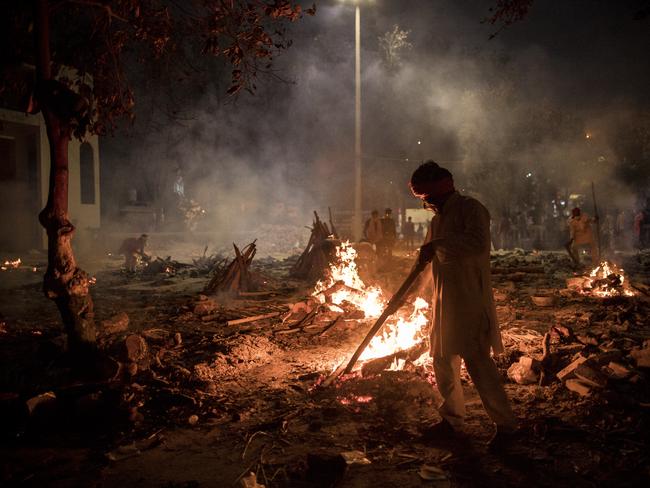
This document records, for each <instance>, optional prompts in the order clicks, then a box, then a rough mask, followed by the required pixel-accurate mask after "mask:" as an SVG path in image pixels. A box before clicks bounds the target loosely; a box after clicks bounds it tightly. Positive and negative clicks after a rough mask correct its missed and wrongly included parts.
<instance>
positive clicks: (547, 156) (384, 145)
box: [104, 1, 647, 246]
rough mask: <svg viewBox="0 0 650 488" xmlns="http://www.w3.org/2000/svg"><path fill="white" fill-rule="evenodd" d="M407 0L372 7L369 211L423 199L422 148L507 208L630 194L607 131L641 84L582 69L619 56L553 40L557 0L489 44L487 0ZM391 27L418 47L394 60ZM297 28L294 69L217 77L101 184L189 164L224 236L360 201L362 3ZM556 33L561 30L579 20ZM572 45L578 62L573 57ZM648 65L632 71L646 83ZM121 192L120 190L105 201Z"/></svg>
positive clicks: (109, 148) (632, 112)
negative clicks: (243, 88)
mask: <svg viewBox="0 0 650 488" xmlns="http://www.w3.org/2000/svg"><path fill="white" fill-rule="evenodd" d="M398 3H399V4H400V5H395V4H398ZM408 3H409V6H410V8H408V9H406V8H405V6H404V5H402V2H390V3H387V4H386V5H380V4H379V3H376V4H375V5H374V6H368V7H367V8H365V7H364V8H363V10H362V99H363V108H362V114H363V118H362V120H363V154H364V157H363V167H364V208H365V209H366V210H367V211H369V210H370V209H372V208H383V207H385V206H391V207H394V208H395V207H402V208H403V207H405V206H416V204H415V202H414V201H413V200H411V199H410V196H409V195H408V192H407V189H406V181H407V180H408V177H409V176H410V173H411V171H412V170H413V169H414V167H415V166H416V165H417V163H418V161H421V160H423V159H426V158H434V159H436V160H439V161H440V162H441V163H443V164H447V165H448V166H449V167H450V169H452V171H453V172H454V173H455V174H456V175H457V177H456V179H457V181H458V182H459V186H462V187H464V188H467V189H469V190H471V191H472V192H474V193H476V194H479V195H482V196H484V197H485V198H486V199H487V200H489V201H487V202H486V203H487V204H488V206H490V207H492V208H491V210H493V211H497V212H503V211H508V209H507V208H506V207H517V206H521V208H523V206H524V204H525V205H528V206H531V205H532V206H534V205H538V206H542V207H544V208H546V206H548V205H550V203H551V201H552V200H554V199H556V197H557V196H558V195H560V194H561V195H564V196H566V195H569V194H576V193H578V194H580V193H581V194H586V191H587V189H588V188H589V185H590V183H591V182H592V181H594V182H595V183H596V185H597V188H598V189H599V193H600V194H601V195H602V198H603V201H605V200H606V201H607V203H608V206H610V207H611V208H614V207H623V206H624V207H630V206H631V205H633V197H632V196H631V192H630V190H629V186H628V184H627V182H625V181H623V180H622V179H621V178H619V174H620V166H621V165H622V164H625V161H624V160H623V157H622V153H623V152H624V151H622V150H621V148H620V147H617V146H616V144H614V143H612V140H613V135H614V134H616V133H617V131H620V128H621V127H628V126H630V125H631V124H633V123H635V121H636V118H637V115H636V114H637V111H638V110H637V102H638V98H639V93H640V92H638V91H635V89H631V90H629V91H628V90H625V89H622V88H620V84H618V85H617V84H616V83H614V82H613V81H612V79H611V77H609V76H604V77H602V79H599V80H587V79H586V76H583V75H581V71H585V72H587V73H590V74H591V73H593V72H594V69H596V68H594V67H593V62H600V63H607V62H608V60H609V59H610V58H612V56H614V57H615V56H616V55H618V54H620V53H616V52H610V53H609V55H608V56H609V57H607V58H605V57H603V59H597V60H596V61H594V60H587V61H585V63H586V65H588V66H589V69H588V70H587V69H585V68H584V67H581V63H580V58H579V54H577V53H576V52H575V51H571V52H570V53H563V52H561V50H562V48H561V47H559V48H558V46H557V44H556V42H555V41H554V37H553V36H554V35H556V33H555V32H554V31H553V27H552V20H553V12H551V13H549V12H548V9H546V11H544V10H543V9H541V10H542V11H541V12H540V11H539V10H538V11H537V12H535V11H533V12H532V13H531V18H530V19H528V20H527V21H526V22H525V23H524V24H523V25H518V26H514V27H512V28H511V30H506V31H505V33H503V34H502V35H501V36H499V37H497V38H496V39H495V40H492V41H489V40H488V37H489V34H490V33H491V29H492V27H491V26H486V25H482V24H480V20H481V18H482V17H483V16H484V15H485V14H486V12H485V11H484V8H485V7H484V4H482V3H481V2H469V3H468V4H467V5H464V6H460V5H458V2H451V1H441V2H436V3H435V5H434V4H432V3H431V2H424V1H413V2H408ZM533 15H537V16H538V18H537V19H534V18H533V17H532V16H533ZM536 22H537V23H536ZM575 22H579V21H578V20H576V21H575ZM630 22H631V21H630ZM396 25H397V26H398V28H399V30H400V31H404V32H409V36H408V38H407V39H402V41H403V42H405V43H407V44H409V45H410V46H411V48H410V49H405V50H404V51H403V52H401V53H399V59H396V58H395V57H394V55H395V53H391V55H392V56H393V59H390V60H386V59H385V58H384V57H383V56H382V53H385V52H386V49H382V45H381V41H380V38H382V37H384V38H385V35H386V33H389V32H394V31H395V26H396ZM539 25H545V26H547V30H546V31H545V30H544V29H543V28H542V27H540V26H539ZM575 27H576V26H569V27H566V26H565V28H566V29H569V28H575ZM637 34H638V33H637ZM290 35H291V36H292V37H293V38H294V40H295V42H294V45H293V47H292V48H291V49H290V50H289V51H288V52H286V53H284V54H283V55H282V56H281V57H279V58H278V59H276V61H275V64H274V69H276V70H277V71H276V74H277V75H279V76H281V77H282V78H284V81H279V80H277V79H275V78H274V77H269V76H264V75H261V78H260V82H259V83H258V87H259V88H258V91H257V92H256V94H255V95H253V96H249V95H244V96H241V97H240V98H239V99H237V100H236V101H224V100H223V99H222V98H221V96H220V95H217V92H218V91H219V90H220V89H221V88H220V87H219V86H214V87H213V86H207V87H206V89H205V90H203V93H202V94H199V95H196V94H190V95H191V96H189V100H190V106H189V107H187V110H186V112H187V113H189V114H191V119H190V120H185V121H183V122H182V123H180V124H179V123H171V122H170V123H169V124H167V125H164V126H162V127H161V128H160V130H158V131H156V132H155V133H151V132H149V133H145V134H143V135H142V136H141V137H138V139H137V140H133V139H130V140H129V142H128V143H127V144H126V145H125V144H124V143H123V141H122V140H121V139H117V140H116V141H113V142H111V141H110V140H108V141H106V142H105V148H106V151H105V154H106V156H105V158H104V163H105V164H109V165H112V166H113V167H116V168H118V169H117V170H116V171H114V172H112V174H111V175H110V176H109V177H108V180H109V182H107V183H106V184H107V185H109V186H110V185H111V184H112V185H113V186H111V187H110V188H122V189H124V188H126V187H128V186H129V185H137V186H139V187H140V188H139V191H140V192H141V193H142V194H143V195H145V197H146V198H145V199H148V200H154V199H158V200H160V199H162V200H164V198H163V196H164V195H165V193H168V192H169V188H170V175H171V174H173V172H174V171H175V169H176V168H177V167H180V168H181V169H182V171H183V175H184V178H185V182H186V193H187V194H188V196H190V197H191V198H192V199H194V200H196V201H197V202H199V203H200V204H201V205H202V206H203V207H204V208H205V209H206V211H207V213H206V216H205V218H204V220H203V222H202V223H201V224H200V229H202V230H205V231H208V232H211V233H212V234H213V235H214V238H215V239H216V240H222V241H224V242H229V241H232V240H235V239H239V238H244V237H252V238H254V237H258V234H260V233H261V234H264V231H263V230H261V229H262V227H264V226H269V225H275V226H280V227H281V228H283V229H290V228H291V229H297V230H296V231H295V232H289V231H288V230H286V234H287V235H286V236H282V235H281V236H278V237H276V239H282V238H283V237H284V238H286V240H287V241H288V243H289V244H288V245H289V246H295V245H299V243H298V241H299V240H300V239H303V241H304V238H305V235H306V233H307V231H306V229H304V228H303V226H304V225H307V224H309V222H310V220H311V212H312V210H318V211H319V212H321V213H323V212H324V211H325V210H326V208H327V207H328V206H331V207H333V208H334V209H335V210H336V211H342V210H346V209H348V210H349V209H351V207H352V202H353V188H354V186H353V185H354V182H353V177H354V175H353V149H354V11H353V9H352V8H351V7H349V6H345V5H341V4H324V5H319V10H318V13H317V15H316V16H315V17H314V18H306V19H304V20H303V21H301V22H300V23H298V24H296V25H295V26H294V27H293V29H292V31H291V32H290ZM557 35H561V36H563V38H565V39H566V38H568V37H570V32H569V33H567V32H564V31H562V32H561V33H560V34H557ZM638 35H641V34H638ZM603 43H607V39H604V40H603V39H601V40H599V41H598V43H597V46H599V45H601V44H603ZM628 54H630V53H629V52H628ZM571 56H574V57H575V63H576V66H569V65H568V62H567V59H569V58H571ZM576 56H577V57H576ZM603 56H604V55H603ZM644 73H645V74H643V73H641V74H637V78H638V76H646V80H647V72H644ZM629 75H630V76H632V75H633V74H629ZM637 78H635V82H634V85H635V86H636V85H639V80H638V79H637ZM608 90H609V92H608ZM222 91H223V90H222ZM603 93H616V96H611V97H608V98H603ZM116 146H119V147H118V148H116ZM118 160H119V161H118ZM118 163H119V164H118ZM134 175H138V178H134ZM476 175H481V177H480V178H478V177H477V176H476ZM111 182H112V183H111ZM533 183H534V185H533V186H535V188H537V190H536V193H535V192H532V193H531V191H530V188H531V184H533ZM495 188H499V189H501V188H503V189H505V194H504V191H501V190H499V191H495ZM111 193H113V194H116V195H117V194H118V193H119V192H111ZM122 193H123V192H122ZM533 193H535V194H534V195H533ZM533 197H534V198H533ZM122 198H123V197H122ZM117 200H119V199H115V201H111V200H110V197H109V200H108V202H107V203H106V204H105V205H109V206H110V205H112V206H115V205H118V204H119V202H118V201H117ZM533 200H535V201H533ZM521 208H510V210H511V211H513V212H514V211H516V210H518V209H519V210H521ZM260 244H261V245H262V246H264V244H265V243H264V242H261V243H260Z"/></svg>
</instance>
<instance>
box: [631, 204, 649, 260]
mask: <svg viewBox="0 0 650 488" xmlns="http://www.w3.org/2000/svg"><path fill="white" fill-rule="evenodd" d="M634 233H635V235H636V238H637V243H638V246H639V249H645V248H647V247H650V198H647V199H646V202H645V208H642V209H640V210H639V211H638V212H637V213H636V215H635V216H634Z"/></svg>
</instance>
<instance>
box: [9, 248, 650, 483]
mask: <svg viewBox="0 0 650 488" xmlns="http://www.w3.org/2000/svg"><path fill="white" fill-rule="evenodd" d="M162 247H163V246H162V245H161V248H162ZM159 251H160V250H159ZM165 251H166V253H165V255H167V254H168V255H171V256H174V257H176V256H178V255H181V254H182V253H181V252H180V251H179V252H178V253H176V252H175V251H174V249H165ZM160 255H163V253H162V252H161V254H160ZM14 257H15V256H11V255H7V256H6V258H4V259H13V258H14ZM21 258H22V260H23V265H22V266H21V267H20V268H18V269H14V270H7V271H5V272H2V273H0V289H1V291H2V293H1V294H0V314H1V315H0V326H1V328H0V348H1V359H0V367H1V372H0V409H1V411H0V414H1V419H0V425H1V426H2V444H1V445H0V457H1V459H2V461H1V462H0V466H1V471H0V483H1V484H2V485H4V486H56V487H68V486H97V487H113V486H140V487H199V486H206V487H229V486H256V485H254V484H252V481H251V477H250V476H249V473H251V472H253V473H255V475H256V477H257V482H258V483H260V484H263V485H265V486H267V487H309V486H343V487H355V488H356V487H359V488H360V487H380V486H381V487H383V486H402V487H411V486H413V487H415V486H418V487H419V486H441V487H442V486H445V487H447V486H448V487H470V486H500V487H502V486H554V487H558V486H572V487H576V488H577V487H583V486H585V487H586V486H648V483H649V481H650V479H649V478H650V455H649V454H648V453H649V450H648V448H649V446H648V439H649V438H650V437H649V435H648V434H649V433H650V429H649V425H650V424H649V420H650V416H649V412H650V388H649V384H650V383H649V381H648V364H647V361H648V360H647V352H648V348H649V347H650V343H649V342H648V340H650V321H649V320H648V310H650V302H649V301H648V296H647V284H648V282H649V281H650V267H649V266H648V264H647V262H646V261H645V259H646V257H643V256H638V255H633V254H629V255H617V257H616V260H617V261H619V262H620V263H621V264H622V265H623V268H624V269H625V270H626V274H627V277H628V280H631V282H632V283H634V284H635V285H636V286H637V289H636V291H635V293H636V295H635V296H633V297H614V298H599V297H594V296H589V295H584V294H581V293H578V292H576V291H571V290H568V289H567V288H566V279H567V278H570V277H571V276H573V274H574V273H573V272H572V271H571V269H570V267H569V262H568V258H566V257H564V256H563V255H562V254H560V253H523V252H508V253H500V254H499V253H497V254H495V255H494V256H493V268H494V270H495V273H494V275H493V282H494V290H495V298H496V301H497V309H498V314H499V318H500V323H501V327H502V332H503V336H504V341H505V344H506V346H507V351H506V354H504V355H502V356H500V357H497V358H495V359H496V361H497V364H498V366H499V368H500V370H501V371H502V373H503V376H504V381H505V382H506V389H507V392H508V394H509V396H510V398H511V400H512V403H513V407H514V410H515V412H516V414H517V415H518V417H519V419H520V421H521V436H520V439H519V440H518V441H517V442H516V443H515V444H514V445H513V446H512V447H511V448H510V449H508V450H507V452H503V453H498V454H494V453H491V452H489V451H488V449H487V447H486V442H487V440H488V439H489V438H490V436H491V434H492V433H493V427H492V425H491V423H490V421H489V419H488V417H487V416H486V414H485V412H484V410H483V408H482V406H481V402H480V399H479V397H478V395H477V393H476V391H475V389H474V388H473V386H472V384H471V381H469V379H468V378H467V377H464V385H465V392H466V400H467V408H468V410H467V419H466V426H465V429H464V432H463V433H462V435H460V436H459V437H458V438H456V439H454V440H451V441H445V440H440V441H438V442H436V441H429V442H424V441H423V440H422V439H421V436H420V432H421V430H422V429H423V428H424V427H426V426H427V425H430V424H432V423H433V422H435V421H436V420H438V419H439V417H438V415H437V413H436V410H435V406H436V405H437V403H438V402H439V396H438V394H437V392H436V390H435V387H434V385H435V377H434V375H433V373H432V370H431V365H430V364H429V362H426V363H424V364H420V363H416V364H412V363H407V364H406V367H405V369H404V370H401V371H388V370H384V371H380V372H375V373H371V374H367V375H366V376H362V375H361V374H360V373H357V374H354V375H351V376H350V377H345V378H342V379H340V380H339V381H337V382H335V383H334V384H332V385H331V386H327V387H326V386H323V384H322V381H323V379H324V378H325V377H327V376H328V374H329V373H331V372H332V371H333V370H334V368H335V367H336V366H337V365H339V364H340V363H341V362H342V361H344V360H345V359H346V358H347V357H349V355H350V354H351V353H352V351H353V350H354V349H355V348H356V346H357V345H358V343H359V342H360V340H361V339H362V338H363V336H364V335H365V333H366V332H367V330H368V329H369V327H370V326H371V325H372V321H368V320H363V319H358V318H350V317H346V316H345V315H343V316H342V317H338V319H337V320H336V321H334V320H333V318H332V317H331V316H327V317H322V320H321V321H319V320H316V321H315V322H313V323H312V324H310V325H308V326H301V327H296V328H292V327H288V326H287V325H286V324H283V323H282V320H281V317H282V315H283V314H284V313H285V312H286V311H287V310H289V307H290V306H291V305H292V304H294V303H296V302H299V301H301V300H304V299H305V298H306V297H307V296H308V295H309V293H310V291H311V289H312V288H311V285H309V284H306V283H303V282H300V281H296V280H291V279H289V278H287V270H288V267H289V266H290V264H291V261H290V260H282V259H276V260H274V259H261V260H256V261H255V262H257V268H256V269H257V270H258V271H259V272H260V273H262V274H263V276H266V277H267V288H266V289H267V290H268V291H269V293H268V294H267V295H258V296H247V297H240V298H229V299H225V298H223V297H217V298H214V297H203V296H201V292H202V290H203V287H204V286H205V285H206V283H207V282H208V280H209V276H207V275H205V274H201V273H199V272H197V271H196V270H193V269H192V267H187V268H178V269H176V270H174V272H161V273H156V274H144V273H139V274H137V275H135V276H128V275H126V274H125V273H124V272H123V271H122V270H121V265H122V263H121V261H120V260H117V259H115V258H111V257H107V256H102V257H94V258H90V257H88V258H86V259H85V261H82V265H83V266H84V268H85V269H87V270H89V271H90V272H91V273H92V274H93V275H94V276H95V277H96V279H97V282H96V284H95V285H94V287H93V297H94V300H95V305H96V320H97V323H98V327H99V329H100V344H101V346H102V350H103V351H105V353H106V370H107V371H109V373H107V374H106V375H104V376H102V377H100V378H95V377H93V378H89V377H84V376H83V375H81V376H80V375H79V374H78V373H75V372H73V371H72V370H71V368H70V367H69V365H68V364H67V362H66V358H65V355H64V354H63V353H62V350H63V337H62V334H61V330H60V326H59V319H58V316H57V313H56V310H55V307H54V305H53V304H52V303H50V302H49V301H48V300H46V299H45V298H44V297H43V296H42V294H41V293H40V286H41V283H40V280H41V274H42V270H43V265H44V261H45V257H44V256H43V255H42V254H39V253H35V252H34V253H31V254H29V255H26V256H21ZM177 259H179V258H177ZM411 259H412V258H410V257H406V256H404V255H403V253H402V255H400V256H397V257H396V258H395V261H394V263H393V265H392V266H391V267H390V269H389V270H388V271H386V272H384V273H382V275H381V277H380V281H381V283H382V285H383V287H384V288H385V289H387V290H395V289H396V288H397V286H398V285H399V283H400V281H401V280H402V279H403V278H404V276H405V274H406V272H407V270H408V266H409V264H410V262H411ZM186 262H189V260H187V259H186ZM255 262H254V263H255ZM34 267H36V271H34V270H33V268H34ZM531 295H535V296H537V295H540V296H541V295H545V296H548V295H552V296H553V298H554V300H553V303H552V304H551V305H550V306H543V307H540V306H536V305H534V304H533V303H532V301H531ZM122 312H125V313H126V315H127V316H128V324H125V323H124V321H123V320H122V322H121V323H120V319H119V317H118V318H115V317H116V316H117V315H118V314H120V313H122ZM273 313H278V315H276V316H274V317H270V318H267V319H263V320H258V321H254V322H249V323H244V324H239V325H228V324H227V321H228V320H236V319H239V318H242V317H246V316H252V315H260V314H273ZM335 318H336V317H335ZM549 331H550V335H549V338H550V339H551V352H552V355H551V357H550V359H549V360H548V361H547V362H546V363H544V367H545V368H547V370H548V371H549V372H550V373H549V378H548V379H547V384H545V386H539V384H538V382H537V380H535V382H534V383H530V384H519V383H516V382H514V381H513V380H512V379H510V378H509V377H508V375H507V374H506V371H507V370H508V369H509V368H511V366H512V364H514V363H516V362H517V361H519V358H520V357H526V358H528V357H529V358H532V359H535V360H536V361H539V360H541V359H542V342H543V337H544V334H545V333H547V332H549ZM127 343H128V344H127ZM580 356H582V357H584V358H589V359H590V361H591V364H593V365H595V366H594V367H595V368H596V369H598V370H599V371H598V374H599V375H600V376H598V378H592V383H593V384H591V383H589V384H588V385H590V386H588V387H585V388H586V389H584V390H583V393H585V396H582V395H581V394H579V393H577V392H575V391H571V390H570V389H569V388H568V387H567V385H568V384H569V383H568V382H567V380H564V381H561V380H559V379H558V378H557V377H556V376H555V373H557V372H559V371H560V370H562V368H564V367H565V366H567V365H569V364H570V363H572V362H573V361H574V360H575V359H576V358H578V357H580ZM536 364H537V368H539V364H540V363H536ZM619 367H620V368H622V369H617V368H619ZM612 368H614V369H612ZM601 380H602V381H601ZM574 381H582V380H574ZM584 381H587V380H584ZM584 381H582V383H581V384H582V385H583V386H584V385H585V383H584ZM44 394H45V395H44ZM39 395H40V396H39ZM244 482H247V483H248V485H244V484H242V483H244Z"/></svg>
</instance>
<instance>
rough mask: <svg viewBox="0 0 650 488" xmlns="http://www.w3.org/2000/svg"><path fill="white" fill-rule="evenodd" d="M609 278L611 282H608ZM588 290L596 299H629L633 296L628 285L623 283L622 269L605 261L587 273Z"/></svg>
mask: <svg viewBox="0 0 650 488" xmlns="http://www.w3.org/2000/svg"><path fill="white" fill-rule="evenodd" d="M610 278H611V279H612V280H613V281H610V282H608V279H610ZM616 281H618V283H616ZM588 288H590V290H589V293H591V294H592V295H596V296H598V297H605V298H606V297H615V296H627V297H631V296H634V295H635V293H634V292H633V291H632V290H631V289H630V287H629V284H628V283H627V282H626V281H625V274H624V272H623V269H621V268H619V267H618V266H616V265H615V264H613V263H609V262H607V261H603V262H601V263H600V264H599V265H598V266H596V267H595V268H594V269H592V270H591V272H590V273H589V280H588Z"/></svg>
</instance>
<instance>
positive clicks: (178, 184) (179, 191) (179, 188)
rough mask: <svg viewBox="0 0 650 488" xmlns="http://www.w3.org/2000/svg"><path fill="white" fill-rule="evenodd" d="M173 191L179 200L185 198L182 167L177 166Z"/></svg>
mask: <svg viewBox="0 0 650 488" xmlns="http://www.w3.org/2000/svg"><path fill="white" fill-rule="evenodd" d="M172 193H174V195H176V197H177V198H178V199H179V200H183V199H184V198H185V180H184V179H183V170H182V169H181V168H176V177H175V178H174V183H173V185H172Z"/></svg>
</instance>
